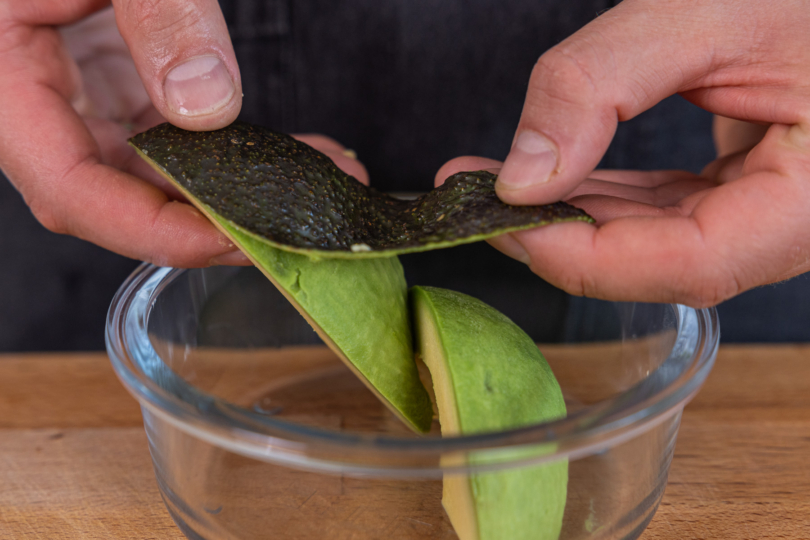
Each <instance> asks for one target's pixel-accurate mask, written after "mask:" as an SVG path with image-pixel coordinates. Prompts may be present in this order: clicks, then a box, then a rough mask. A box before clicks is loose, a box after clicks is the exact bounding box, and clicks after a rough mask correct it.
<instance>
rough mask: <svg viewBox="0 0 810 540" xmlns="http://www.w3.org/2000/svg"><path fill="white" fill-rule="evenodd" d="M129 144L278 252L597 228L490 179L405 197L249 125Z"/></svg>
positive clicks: (396, 246)
mask: <svg viewBox="0 0 810 540" xmlns="http://www.w3.org/2000/svg"><path fill="white" fill-rule="evenodd" d="M130 144H131V145H132V146H134V147H135V149H136V150H137V151H138V152H139V153H140V154H141V155H142V156H143V157H145V158H146V159H147V161H149V162H150V163H151V164H152V166H153V167H155V168H156V169H158V170H160V171H161V172H163V174H164V175H165V176H167V177H168V178H169V179H170V180H172V181H173V183H175V184H176V185H177V186H178V187H179V188H180V189H181V190H182V191H183V193H184V194H185V195H186V196H187V197H188V198H189V199H191V200H192V201H193V202H194V203H195V204H196V205H197V206H198V207H200V208H201V209H203V210H204V211H206V213H209V214H216V215H219V216H221V217H222V218H224V219H226V220H228V221H229V222H230V223H232V224H233V225H234V226H235V227H239V230H240V231H242V232H244V233H245V234H247V235H250V236H253V237H254V238H256V239H258V240H261V241H263V242H266V243H268V244H270V245H272V246H274V247H277V248H280V249H283V250H286V251H293V252H297V253H305V254H309V255H311V256H316V257H321V258H327V257H329V258H333V257H334V258H352V259H354V258H376V257H390V256H392V255H397V254H401V253H409V252H415V251H424V250H429V249H437V248H443V247H450V246H454V245H457V244H462V243H469V242H475V241H478V240H484V239H486V238H491V237H493V236H497V235H499V234H504V233H506V232H510V231H516V230H521V229H527V228H531V227H538V226H541V225H546V224H549V223H556V222H562V221H593V220H592V219H591V218H590V217H589V216H588V215H587V214H585V212H583V211H582V210H579V209H577V208H574V207H573V206H570V205H568V204H566V203H562V202H559V203H555V204H549V205H545V206H510V205H507V204H504V203H503V202H501V201H500V199H498V196H497V195H496V194H495V180H496V176H495V175H494V174H492V173H490V172H487V171H476V172H462V173H458V174H456V175H453V176H452V177H450V178H449V179H447V181H446V182H445V183H444V185H442V186H441V187H439V188H436V189H434V190H433V191H431V192H429V193H427V194H426V195H423V196H422V197H420V198H418V199H416V200H413V201H404V200H400V199H396V198H393V197H390V196H388V195H385V194H383V193H380V192H379V191H377V190H375V189H374V188H370V187H366V186H365V185H363V184H361V183H360V182H358V181H357V180H356V179H355V178H353V177H351V176H348V175H347V174H346V173H344V172H343V171H341V170H340V169H339V168H337V166H335V164H334V163H333V162H332V160H331V159H329V158H328V157H327V156H325V155H324V154H322V153H320V152H318V151H317V150H315V149H314V148H312V147H310V146H308V145H306V144H304V143H302V142H300V141H297V140H295V139H294V138H292V137H290V136H288V135H284V134H281V133H275V132H273V131H271V130H269V129H265V128H262V127H259V126H252V125H250V124H245V123H241V122H236V123H233V124H231V125H230V126H228V127H226V128H223V129H220V130H217V131H206V132H197V131H184V130H182V129H180V128H177V127H175V126H172V125H171V124H161V125H159V126H157V127H154V128H152V129H150V130H148V131H146V132H144V133H141V134H139V135H136V136H135V137H133V138H132V139H131V140H130Z"/></svg>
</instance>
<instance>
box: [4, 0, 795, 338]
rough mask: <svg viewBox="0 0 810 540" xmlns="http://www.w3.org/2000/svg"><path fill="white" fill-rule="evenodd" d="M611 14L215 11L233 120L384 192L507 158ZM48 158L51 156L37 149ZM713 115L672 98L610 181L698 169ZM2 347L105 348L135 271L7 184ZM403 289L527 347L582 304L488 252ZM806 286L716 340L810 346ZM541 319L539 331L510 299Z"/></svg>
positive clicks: (728, 316)
mask: <svg viewBox="0 0 810 540" xmlns="http://www.w3.org/2000/svg"><path fill="white" fill-rule="evenodd" d="M611 4H612V2H610V1H594V0H584V1H577V2H571V1H570V0H542V1H538V0H498V1H493V0H464V1H462V0H384V1H380V0H353V1H352V2H334V1H327V0H295V1H293V0H264V1H246V0H222V1H221V5H222V7H223V12H224V13H225V16H226V19H227V20H228V23H229V28H230V31H231V36H232V39H233V42H234V47H235V50H236V54H237V57H238V59H239V62H240V67H241V71H242V78H243V87H244V105H243V110H242V114H241V118H242V119H244V120H247V121H250V122H254V123H259V124H263V125H266V126H268V127H271V128H274V129H277V130H281V131H286V132H299V133H300V132H320V133H325V134H327V135H330V136H332V137H334V138H335V139H337V140H339V141H341V142H342V143H343V144H345V145H346V146H348V147H350V148H352V149H354V150H356V151H357V153H358V155H359V157H360V159H361V160H362V161H363V162H364V163H365V165H366V167H367V168H368V170H369V173H370V175H371V179H372V183H373V184H374V185H375V186H377V187H378V188H380V189H383V190H395V191H421V190H427V189H429V188H430V187H432V182H433V175H434V173H435V171H436V170H437V169H438V168H439V167H440V166H441V165H442V164H443V163H444V162H445V161H447V160H448V159H451V158H453V157H455V156H458V155H465V154H475V155H483V156H488V157H493V158H497V159H503V157H504V156H505V155H506V154H507V152H508V149H509V145H510V142H511V140H512V136H513V133H514V128H515V126H516V124H517V120H518V118H519V116H520V111H521V107H522V104H523V98H524V93H525V89H526V83H527V80H528V76H529V73H530V72H531V68H532V65H533V64H534V62H535V61H536V59H537V57H539V56H540V55H541V54H542V52H543V51H545V50H546V49H548V48H549V47H551V46H553V45H555V44H556V43H558V42H559V41H561V40H562V39H564V38H565V37H566V36H568V35H570V34H571V33H573V32H574V31H576V30H577V29H578V28H580V27H582V26H583V25H585V24H587V23H588V22H589V21H590V20H592V19H593V18H594V17H596V16H597V14H599V13H601V12H602V11H604V10H605V9H608V8H609V7H611ZM45 151H47V149H45ZM713 156H714V148H713V145H712V140H711V115H710V114H708V113H706V112H705V111H702V110H700V109H698V108H697V107H694V106H692V105H690V104H689V103H687V102H686V101H685V100H683V99H681V98H680V97H677V96H676V97H672V98H669V99H667V100H665V101H664V102H662V103H661V104H659V105H658V106H656V107H655V108H653V109H652V110H650V111H648V112H646V113H644V114H642V115H640V116H639V117H637V118H635V119H633V120H631V121H629V122H626V123H623V124H622V125H620V127H619V130H618V132H617V134H616V137H615V140H614V142H613V144H612V145H611V147H610V149H609V151H608V152H607V154H606V155H605V157H604V159H603V160H602V166H603V167H608V168H635V169H666V168H680V169H687V170H691V171H695V172H697V171H699V170H700V169H701V168H702V167H703V166H704V165H705V164H706V163H708V162H709V161H711V159H712V158H713ZM0 222H1V223H2V232H0V253H2V261H0V350H1V351H28V350H82V349H85V350H87V349H101V348H103V328H104V318H105V312H106V308H107V306H108V304H109V302H110V300H111V299H112V296H113V294H114V292H115V290H116V289H117V287H118V286H119V285H120V283H121V282H123V280H124V279H125V278H126V276H127V275H128V274H129V272H131V270H132V269H133V268H134V267H135V266H136V264H137V263H136V262H135V261H131V260H128V259H125V258H123V257H119V256H116V255H113V254H111V253H109V252H106V251H104V250H102V249H100V248H97V247H95V246H92V245H90V244H88V243H86V242H82V241H80V240H76V239H74V238H69V237H64V236H58V235H55V234H52V233H49V232H47V231H46V230H45V229H43V228H42V227H41V226H40V225H39V224H38V223H37V222H36V220H34V218H33V217H32V216H31V214H30V212H29V211H28V209H27V208H26V207H25V205H24V204H23V202H22V199H21V197H20V196H19V194H17V193H16V191H14V189H13V188H12V187H11V186H10V184H9V183H8V182H6V181H4V180H3V181H0ZM402 260H403V264H404V265H405V267H406V273H407V277H408V280H409V282H410V283H414V284H415V283H418V284H423V285H439V286H446V287H450V288H454V289H457V290H461V291H463V292H467V293H470V294H474V295H476V296H479V297H481V298H482V299H483V300H484V301H487V302H489V303H491V304H493V305H495V307H498V308H499V309H502V310H503V311H505V312H506V313H507V315H510V316H511V317H512V318H514V319H515V321H516V322H518V324H521V325H522V326H523V327H524V328H525V329H526V330H527V331H528V332H529V333H530V334H531V335H532V336H533V337H535V339H538V340H543V341H554V340H559V339H562V338H563V337H564V335H563V333H564V327H565V324H564V323H565V321H564V317H563V318H561V317H560V315H559V314H560V313H565V310H566V308H567V306H568V307H570V306H572V305H573V304H576V302H577V301H576V300H572V299H570V298H568V297H567V295H564V294H563V293H561V292H560V291H558V290H556V289H554V288H552V287H551V286H549V285H548V284H545V283H544V282H542V280H540V279H538V278H537V277H536V276H534V275H533V274H532V273H531V272H529V271H528V269H527V268H525V267H524V266H523V265H521V264H519V263H516V262H514V261H511V260H510V259H508V258H506V257H504V256H502V255H500V254H499V253H497V252H496V251H494V250H493V249H491V248H489V247H488V246H486V245H485V244H482V245H475V246H467V247H462V248H456V249H454V250H447V251H442V252H433V253H426V254H421V255H412V256H408V257H403V258H402ZM809 290H810V282H808V278H807V277H806V276H802V277H799V278H796V279H794V280H791V281H789V282H787V283H783V284H780V285H775V286H768V287H764V288H760V289H757V290H754V291H750V292H748V293H745V294H743V295H741V296H740V297H738V298H735V299H733V300H731V301H729V302H726V303H725V304H723V305H721V306H720V308H719V310H720V320H721V327H722V335H723V339H724V341H806V340H808V339H810V324H808V322H810V303H809V302H807V301H806V298H807V297H808V294H809V293H808V291H809ZM527 299H528V300H530V301H531V302H534V303H544V304H545V305H547V306H548V307H549V309H548V313H549V316H548V317H547V318H546V319H545V320H543V319H542V318H541V319H538V318H537V317H536V313H537V312H536V311H535V312H534V313H535V316H534V317H531V318H529V317H527V316H525V314H522V313H521V312H520V310H519V308H518V307H516V306H518V305H519V302H524V303H525V302H526V301H527Z"/></svg>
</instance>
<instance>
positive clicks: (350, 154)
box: [293, 133, 369, 185]
mask: <svg viewBox="0 0 810 540" xmlns="http://www.w3.org/2000/svg"><path fill="white" fill-rule="evenodd" d="M293 137H295V138H296V139H298V140H299V141H301V142H304V143H306V144H308V145H309V146H311V147H313V148H315V149H316V150H318V151H319V152H323V153H324V154H326V155H327V156H328V157H329V159H331V160H332V161H334V162H335V165H337V166H338V168H339V169H341V170H342V171H343V172H345V173H346V174H348V175H349V176H354V177H355V178H356V179H357V180H359V181H360V182H361V183H363V184H365V185H368V184H369V178H368V171H367V170H366V167H365V165H363V164H362V163H361V162H360V161H358V159H357V154H356V153H355V152H354V150H349V149H348V148H346V147H345V146H343V145H342V144H340V143H339V142H337V141H336V140H335V139H333V138H331V137H327V136H326V135H321V134H320V133H304V134H299V135H293Z"/></svg>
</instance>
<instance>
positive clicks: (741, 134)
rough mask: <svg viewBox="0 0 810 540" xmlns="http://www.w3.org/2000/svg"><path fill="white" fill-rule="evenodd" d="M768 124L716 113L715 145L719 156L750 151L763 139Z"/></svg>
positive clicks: (714, 124)
mask: <svg viewBox="0 0 810 540" xmlns="http://www.w3.org/2000/svg"><path fill="white" fill-rule="evenodd" d="M767 131H768V126H767V125H764V124H752V123H751V122H743V121H742V120H735V119H734V118H726V117H725V116H718V115H715V117H714V119H713V122H712V133H713V135H714V146H715V148H717V155H718V156H719V157H722V156H727V155H729V154H735V153H737V152H741V151H748V150H750V149H751V148H753V147H754V146H756V145H757V144H759V142H760V141H761V140H762V138H763V137H764V136H765V133H766V132H767Z"/></svg>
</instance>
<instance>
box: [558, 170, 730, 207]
mask: <svg viewBox="0 0 810 540" xmlns="http://www.w3.org/2000/svg"><path fill="white" fill-rule="evenodd" d="M622 172H624V171H599V172H598V173H597V172H596V171H594V173H593V174H592V176H596V175H597V174H598V175H599V176H601V177H602V178H603V179H601V180H597V179H594V178H589V179H587V180H585V181H583V182H582V183H581V184H579V185H578V186H577V187H576V188H575V189H574V191H572V192H571V193H570V194H569V195H568V196H566V198H565V200H566V201H568V202H572V201H573V200H580V199H581V198H582V197H583V196H607V197H611V198H619V199H626V200H629V201H635V202H639V203H643V204H647V205H651V206H656V207H659V208H663V207H666V206H673V205H676V204H678V203H679V202H680V201H682V200H683V199H684V198H685V197H688V196H689V195H691V194H693V193H695V192H698V191H702V190H704V189H710V188H712V187H715V186H716V185H717V184H716V183H714V182H713V181H711V180H708V179H706V178H702V177H700V176H697V175H695V174H691V173H688V172H685V171H672V172H671V174H670V175H666V174H660V173H662V172H664V171H653V172H651V173H649V174H650V177H651V181H650V184H651V187H645V186H644V185H643V184H641V185H635V184H634V182H637V181H638V180H639V179H640V178H641V177H643V176H644V174H645V173H644V172H643V171H633V172H632V174H630V175H629V176H630V178H629V181H630V183H625V182H624V180H628V178H626V177H625V176H624V175H622V174H621V173H622ZM667 176H668V177H669V182H665V183H663V182H662V183H659V184H657V185H656V184H655V182H658V181H660V180H661V179H662V178H665V177H667ZM572 204H573V203H572Z"/></svg>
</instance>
